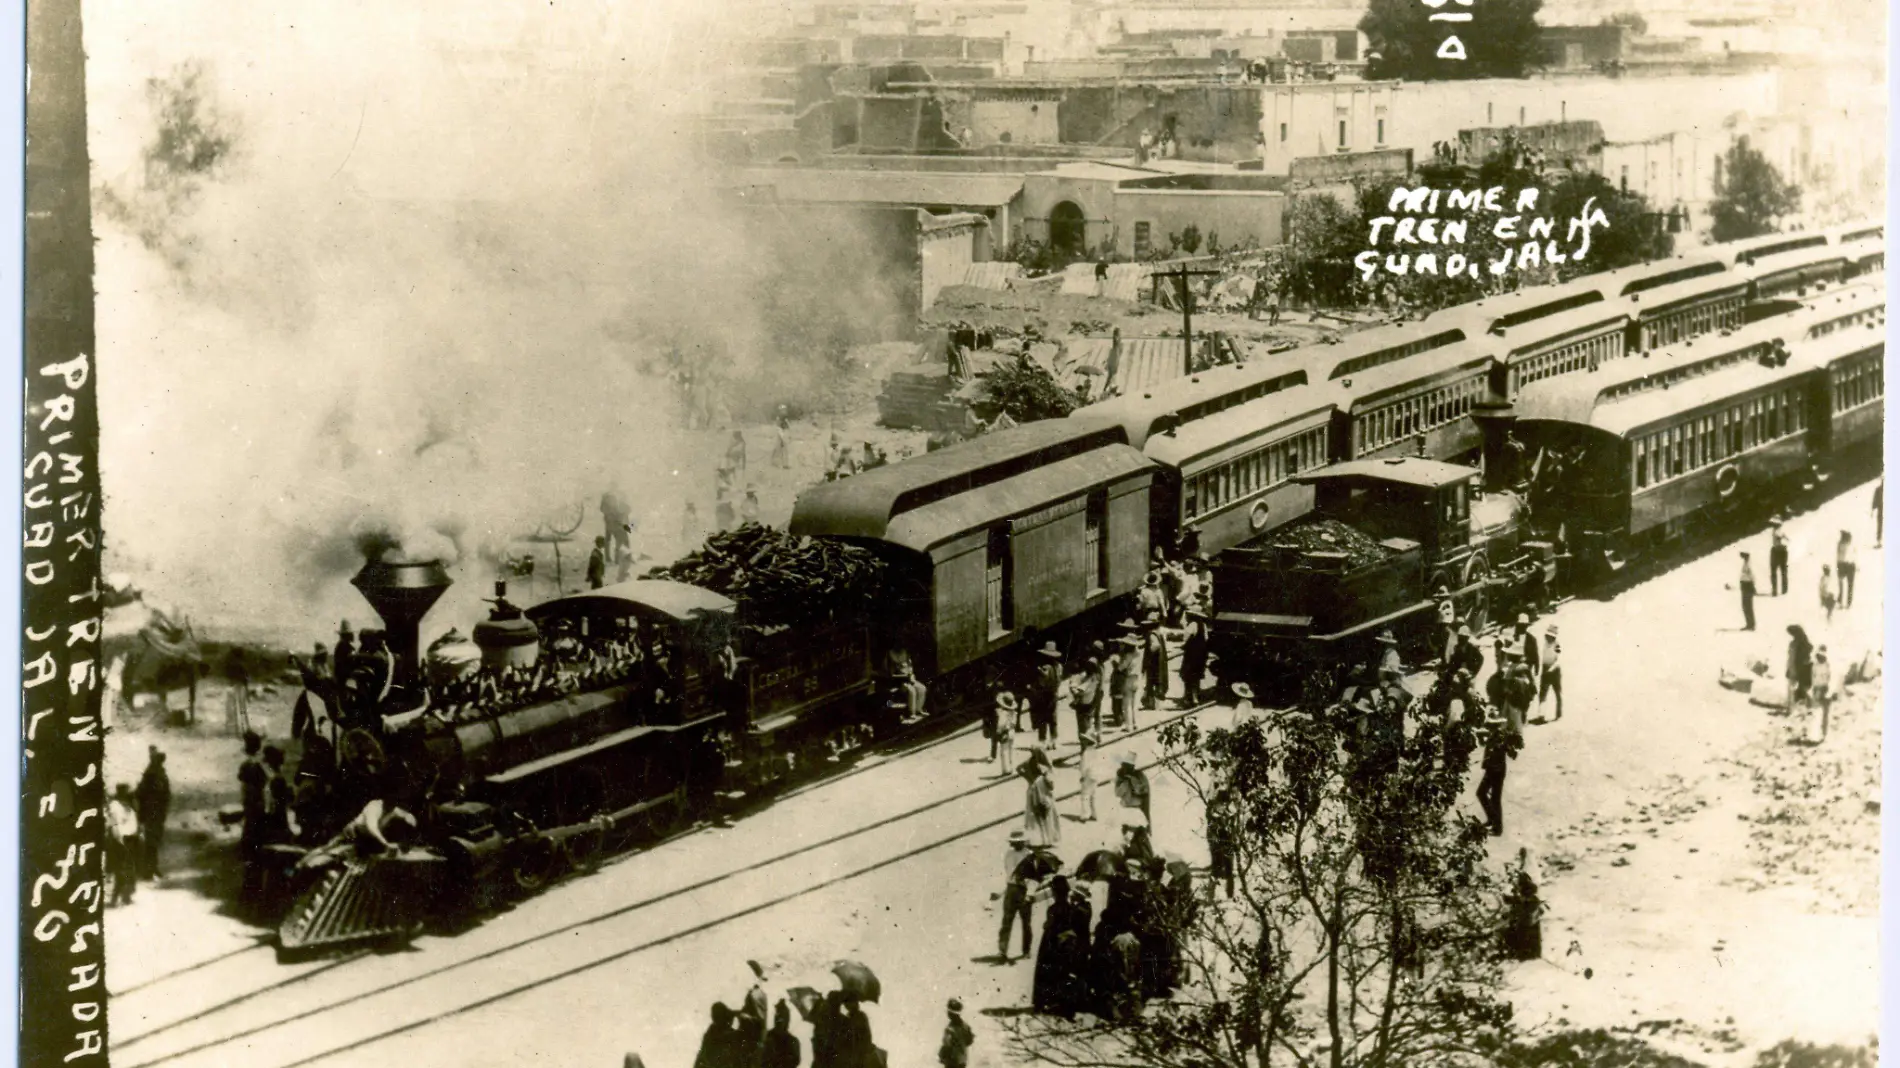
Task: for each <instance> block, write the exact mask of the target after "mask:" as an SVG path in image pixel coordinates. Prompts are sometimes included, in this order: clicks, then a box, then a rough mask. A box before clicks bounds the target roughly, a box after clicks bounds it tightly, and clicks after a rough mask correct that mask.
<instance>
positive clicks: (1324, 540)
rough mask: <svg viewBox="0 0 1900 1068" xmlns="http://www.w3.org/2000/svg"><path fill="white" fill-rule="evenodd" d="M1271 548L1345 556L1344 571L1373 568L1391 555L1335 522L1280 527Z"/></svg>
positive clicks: (1369, 538)
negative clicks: (1367, 566) (1343, 554)
mask: <svg viewBox="0 0 1900 1068" xmlns="http://www.w3.org/2000/svg"><path fill="white" fill-rule="evenodd" d="M1271 544H1272V545H1273V546H1274V547H1275V548H1282V549H1290V550H1292V551H1293V552H1298V553H1345V554H1346V567H1347V568H1348V569H1355V568H1360V567H1364V566H1366V565H1367V564H1375V563H1378V562H1379V561H1381V560H1383V559H1385V558H1386V557H1388V556H1390V555H1392V552H1391V550H1389V549H1387V548H1386V547H1385V546H1383V545H1380V544H1379V542H1378V541H1377V539H1375V538H1373V537H1372V535H1370V534H1367V533H1365V532H1364V531H1362V530H1356V529H1354V528H1353V527H1350V526H1347V525H1346V524H1344V523H1341V522H1340V521H1339V520H1337V519H1313V520H1309V521H1307V522H1304V523H1294V524H1291V525H1288V526H1284V527H1281V528H1280V529H1279V530H1276V531H1274V532H1273V540H1272V542H1271Z"/></svg>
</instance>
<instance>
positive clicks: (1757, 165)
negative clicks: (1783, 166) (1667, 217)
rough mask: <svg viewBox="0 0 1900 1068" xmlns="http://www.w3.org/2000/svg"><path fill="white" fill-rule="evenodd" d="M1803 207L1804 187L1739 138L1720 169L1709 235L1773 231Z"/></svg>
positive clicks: (1719, 237)
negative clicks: (1792, 181) (1785, 178)
mask: <svg viewBox="0 0 1900 1068" xmlns="http://www.w3.org/2000/svg"><path fill="white" fill-rule="evenodd" d="M1800 210H1801V187H1800V186H1797V185H1791V184H1789V183H1788V182H1786V181H1784V180H1783V179H1782V177H1781V172H1780V171H1778V170H1776V169H1775V165H1774V164H1772V163H1770V162H1768V159H1767V157H1765V156H1763V155H1762V154H1761V153H1760V152H1757V151H1755V149H1754V148H1753V147H1751V146H1750V145H1749V143H1748V138H1747V137H1745V136H1744V137H1738V138H1736V139H1735V143H1734V144H1732V145H1730V146H1729V150H1728V154H1727V155H1725V156H1723V157H1722V166H1721V167H1720V168H1719V169H1718V170H1717V171H1716V179H1715V199H1714V201H1712V202H1711V203H1710V205H1709V214H1710V215H1711V216H1712V217H1713V218H1714V220H1715V222H1714V225H1713V226H1712V227H1711V228H1710V231H1709V236H1710V237H1712V238H1714V239H1715V240H1717V241H1737V240H1740V239H1742V238H1745V237H1756V236H1759V235H1761V234H1767V233H1773V232H1774V231H1775V230H1776V225H1775V223H1776V220H1777V219H1780V218H1782V217H1783V216H1787V215H1793V214H1794V213H1795V212H1798V211H1800Z"/></svg>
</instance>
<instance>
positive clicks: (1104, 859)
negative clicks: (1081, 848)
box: [1075, 849, 1122, 880]
mask: <svg viewBox="0 0 1900 1068" xmlns="http://www.w3.org/2000/svg"><path fill="white" fill-rule="evenodd" d="M1121 870H1122V854H1121V850H1119V849H1098V850H1096V851H1095V852H1093V853H1090V854H1089V855H1088V856H1086V857H1083V858H1082V863H1080V864H1077V865H1076V866H1075V877H1076V878H1078V879H1096V880H1099V879H1107V878H1110V877H1112V876H1114V875H1115V874H1116V873H1118V872H1120V871H1121Z"/></svg>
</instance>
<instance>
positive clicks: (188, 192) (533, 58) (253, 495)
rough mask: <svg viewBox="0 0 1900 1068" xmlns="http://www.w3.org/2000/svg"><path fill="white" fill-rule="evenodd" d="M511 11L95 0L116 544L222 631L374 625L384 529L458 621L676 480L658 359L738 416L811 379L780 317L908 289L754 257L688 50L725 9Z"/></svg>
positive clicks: (839, 262) (806, 253)
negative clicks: (708, 386)
mask: <svg viewBox="0 0 1900 1068" xmlns="http://www.w3.org/2000/svg"><path fill="white" fill-rule="evenodd" d="M265 8H268V10H265ZM478 10H479V11H481V12H482V14H479V15H477V14H476V12H477V11H478ZM496 10H498V9H497V8H496V6H495V5H478V6H470V5H463V4H459V3H448V2H437V3H422V4H401V5H388V4H380V3H357V4H333V3H328V2H325V3H317V2H311V3H305V4H291V5H256V6H253V5H238V6H236V7H232V6H231V5H226V4H217V3H210V2H200V3H179V4H167V5H145V4H138V3H134V2H130V0H119V2H108V3H95V4H89V5H88V6H87V9H86V19H87V36H88V52H89V56H90V65H89V82H88V89H89V94H90V97H91V99H90V111H91V114H92V116H93V130H92V150H93V157H94V160H95V167H96V177H97V185H98V187H99V190H100V195H99V206H100V212H99V214H100V221H99V224H98V226H99V230H100V239H101V245H100V255H99V278H98V289H99V292H100V301H99V309H100V310H99V316H100V330H99V333H100V353H99V362H100V368H101V371H100V388H101V393H102V399H101V403H102V406H103V415H104V419H105V432H104V438H103V441H102V452H103V457H102V465H103V470H104V477H105V479H106V488H107V506H106V507H107V511H106V524H107V530H108V538H109V544H108V552H109V554H111V557H112V562H113V566H114V567H115V568H119V569H123V570H128V571H131V572H132V573H133V574H134V576H135V577H136V578H137V579H138V580H139V581H140V582H142V583H143V584H145V585H146V586H147V587H148V588H149V589H151V590H153V591H154V593H155V594H157V595H159V597H160V598H161V599H163V600H167V601H170V602H173V603H176V604H177V605H179V606H181V607H183V608H185V609H186V610H187V611H188V612H190V613H191V614H192V615H193V617H194V618H195V619H197V620H199V621H200V622H201V625H213V626H214V629H217V628H219V627H222V628H228V629H233V630H236V631H238V632H241V633H247V634H252V635H256V636H259V637H264V636H269V637H281V638H283V639H285V640H291V639H297V640H303V639H305V638H307V637H310V636H312V635H315V634H320V633H322V632H323V631H324V630H325V629H327V628H329V627H333V626H334V625H335V620H336V619H337V618H340V617H342V616H346V615H347V616H351V617H355V618H359V619H361V618H365V617H366V614H367V609H366V607H365V606H364V605H363V604H362V602H361V601H360V599H359V598H358V597H357V596H356V595H355V593H354V591H352V590H350V589H349V587H348V586H347V583H346V580H347V578H348V576H349V575H350V574H351V573H353V572H354V570H355V569H356V568H357V567H358V566H360V564H361V561H362V552H361V549H362V546H363V544H364V539H365V538H370V539H372V540H374V539H377V538H381V539H386V540H388V541H390V542H392V543H395V544H399V545H400V546H401V551H402V552H404V553H405V554H407V555H408V556H410V557H414V558H423V557H429V556H437V557H440V558H442V559H444V560H445V561H447V562H449V563H450V564H451V565H452V566H451V571H452V573H453V574H454V575H455V577H456V579H457V588H456V589H455V590H454V591H452V592H451V595H450V597H449V599H447V600H445V601H444V602H443V607H442V608H441V609H439V610H438V611H439V612H440V613H441V615H440V616H438V617H432V618H435V619H441V620H443V622H442V624H441V625H444V626H445V625H447V623H448V622H456V621H465V620H466V618H467V617H468V614H469V613H470V612H472V611H473V610H474V609H475V608H476V607H477V606H476V605H475V603H474V599H475V598H478V597H480V596H483V595H484V594H485V593H486V592H487V589H486V587H487V582H488V580H489V579H490V578H492V577H494V575H495V574H496V572H497V570H498V569H499V566H500V564H501V561H502V559H503V558H504V556H506V555H507V554H508V553H510V552H513V551H518V550H519V549H521V548H523V547H524V543H523V541H522V539H523V538H525V537H528V536H531V535H534V534H536V533H537V532H539V533H543V534H545V533H546V532H548V531H550V530H555V531H559V530H566V529H569V528H570V527H572V526H573V525H574V524H575V523H576V522H579V521H580V519H581V518H582V517H585V518H586V520H587V524H588V525H586V526H585V527H583V528H582V529H581V535H582V536H583V537H584V536H585V535H587V534H590V533H592V532H593V531H594V529H595V524H597V522H598V515H597V513H596V512H595V511H594V510H593V504H594V502H597V501H598V499H599V496H600V494H601V493H602V491H603V490H605V489H607V488H608V487H609V486H612V485H617V486H618V487H619V489H620V491H621V493H622V494H623V495H624V496H625V497H626V498H627V499H628V500H630V501H632V502H634V503H635V506H636V508H639V509H642V510H648V509H653V510H659V511H662V512H664V509H665V507H667V502H672V501H676V500H678V499H679V498H680V496H681V495H682V493H683V492H684V490H683V488H682V486H683V482H684V479H685V478H687V477H689V474H681V473H682V472H686V473H690V472H691V471H693V470H696V469H697V468H698V467H699V466H702V456H701V455H700V453H701V452H702V451H703V446H701V445H699V444H697V443H696V442H695V439H693V438H692V437H691V436H690V435H687V434H685V433H683V432H681V431H679V430H678V428H679V427H680V426H681V425H682V415H683V413H682V410H681V409H682V405H681V403H680V398H679V396H678V393H677V391H676V389H675V388H674V382H673V381H672V380H670V379H669V378H668V377H667V372H668V371H670V370H675V371H676V370H678V369H679V368H680V367H681V366H687V367H691V368H692V369H693V370H694V371H695V374H696V375H697V376H698V377H700V378H702V379H703V378H707V377H712V378H715V379H718V380H720V381H723V382H724V383H726V388H727V392H728V394H729V397H728V403H729V405H730V406H731V407H733V408H735V409H736V410H735V411H734V414H735V415H738V416H740V417H744V416H745V415H747V414H749V413H751V412H754V411H756V410H757V409H758V408H759V407H760V406H761V405H769V402H770V401H771V400H772V399H773V398H774V397H775V396H776V397H783V396H784V395H785V391H786V390H787V389H788V388H791V389H797V388H802V387H811V388H814V389H815V388H817V385H818V384H821V383H822V380H823V378H824V376H825V373H826V370H827V368H826V364H827V362H828V361H830V360H831V356H830V354H829V353H828V352H822V351H817V349H818V348H821V347H822V346H813V345H809V344H797V345H789V346H788V345H784V344H780V343H779V340H778V335H780V334H782V333H784V325H785V322H786V316H787V315H790V316H792V317H793V318H794V319H799V318H800V317H802V323H803V326H804V327H805V328H806V329H804V330H803V331H802V333H803V334H805V335H806V336H807V337H816V338H824V337H829V336H833V335H837V336H844V335H848V334H850V333H851V332H852V329H851V326H850V325H848V324H847V325H846V326H843V327H839V326H837V323H838V322H839V321H841V320H845V319H847V318H849V317H850V316H852V315H867V314H868V315H870V316H877V315H890V314H895V312H894V309H896V308H898V307H899V303H898V301H899V300H900V299H901V294H899V295H895V296H894V295H893V294H892V292H890V287H889V286H888V283H887V282H886V281H885V280H883V279H881V278H880V277H879V275H878V271H877V270H876V269H875V268H874V266H873V265H871V264H869V263H868V262H867V261H865V260H864V259H863V258H862V257H859V258H857V259H855V260H854V258H853V257H852V255H851V254H850V250H851V249H853V248H854V247H856V248H862V247H863V246H862V245H861V244H859V242H860V241H861V240H862V239H863V236H864V235H861V234H857V233H854V232H852V230H851V228H850V227H848V226H834V227H831V228H827V229H825V230H824V231H822V232H804V233H802V234H801V232H800V231H799V229H798V228H797V227H787V226H783V225H781V226H778V227H777V228H776V230H775V233H776V234H777V238H776V239H775V240H774V241H773V242H771V243H769V244H767V245H764V246H761V245H760V244H759V243H758V242H756V241H755V240H753V238H754V236H755V235H756V226H755V225H754V222H753V221H752V214H753V213H751V212H746V211H741V210H739V209H737V208H735V207H734V206H733V204H732V203H731V202H730V201H728V200H727V199H726V198H725V197H724V196H723V195H721V194H720V193H719V192H718V191H717V190H716V189H715V188H714V184H713V179H712V176H711V175H710V173H709V172H708V171H707V170H706V169H705V168H704V167H703V166H702V165H701V164H700V163H699V162H697V154H696V152H695V151H694V141H695V128H694V127H693V126H692V125H691V124H690V123H689V122H687V121H686V120H685V117H684V113H685V111H686V110H687V107H686V105H688V104H689V103H691V102H692V101H693V100H695V99H697V98H698V96H699V94H700V90H701V82H699V81H696V80H695V79H694V78H692V77H689V76H688V74H687V72H685V71H683V70H682V69H681V67H680V66H679V65H678V64H677V63H676V62H675V57H677V56H681V55H691V56H695V57H698V56H702V55H703V54H704V52H705V49H706V48H707V47H708V45H707V44H706V43H705V42H708V41H710V40H712V39H713V37H712V35H713V34H714V33H716V32H717V31H718V29H719V26H720V21H719V20H720V18H721V17H722V16H721V13H720V12H718V11H717V10H716V9H709V8H707V7H705V6H702V5H691V4H687V3H684V2H681V3H678V4H671V3H660V4H637V5H627V10H624V11H622V10H612V9H608V8H605V7H602V6H588V5H579V6H570V5H565V4H563V5H559V6H553V5H550V6H542V7H539V8H537V6H536V5H522V6H521V7H519V8H505V9H499V10H500V11H501V13H500V14H496V13H495V11H496ZM853 263H857V264H858V266H856V267H855V268H854V267H853V266H852V264H853ZM813 265H822V267H823V268H824V269H825V270H826V271H828V272H830V273H829V274H828V275H826V276H825V279H826V280H825V283H824V286H823V289H822V291H814V292H812V293H807V294H806V296H805V298H803V299H799V300H793V301H788V300H787V299H785V296H784V294H785V292H786V287H785V285H784V284H783V283H784V280H785V278H786V277H787V270H788V267H789V268H792V269H793V273H794V274H798V273H800V272H804V273H807V274H809V273H811V268H812V266H813ZM865 309H868V311H866V310H865ZM857 325H859V326H861V325H862V323H859V324H857ZM676 353H677V354H679V355H675V354H676ZM788 383H790V385H789V386H788ZM585 546H586V542H585V541H584V540H583V541H579V542H577V543H575V545H574V546H571V547H570V550H569V551H570V557H569V563H570V566H573V565H574V564H577V563H578V562H579V561H577V560H574V559H573V554H581V555H584V553H585Z"/></svg>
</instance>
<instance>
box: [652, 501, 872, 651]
mask: <svg viewBox="0 0 1900 1068" xmlns="http://www.w3.org/2000/svg"><path fill="white" fill-rule="evenodd" d="M647 577H648V578H655V579H671V580H673V581H675V582H685V583H690V584H691V585H694V586H700V587H704V588H705V589H709V590H712V591H714V592H715V593H721V594H724V595H725V596H727V597H730V598H732V599H733V600H734V601H737V602H738V603H739V605H740V606H741V609H742V618H743V619H744V621H745V622H746V623H749V624H753V625H756V626H775V625H781V624H794V623H805V622H818V621H822V620H825V619H831V618H836V617H838V616H849V615H853V614H856V613H859V612H862V611H864V610H866V609H868V608H870V607H871V606H872V605H873V604H874V603H875V602H876V601H877V600H878V598H879V597H880V596H882V594H883V591H884V585H885V581H884V580H885V564H884V561H882V560H880V559H878V557H877V556H876V555H874V554H873V553H872V552H871V551H870V550H869V549H864V548H861V547H859V546H856V545H850V544H847V543H845V542H840V541H831V540H826V539H818V538H810V537H798V536H795V535H791V534H787V533H785V532H784V531H782V530H777V529H774V528H772V527H767V526H761V525H759V524H757V523H747V524H746V525H744V526H742V527H740V528H738V529H737V530H726V531H720V532H718V533H715V534H713V535H712V536H710V537H708V538H707V539H706V543H705V544H704V545H703V546H701V547H700V548H699V550H698V551H696V552H693V553H689V554H687V556H686V557H685V558H684V559H682V560H679V561H677V562H675V563H674V564H673V565H672V566H670V567H661V568H655V569H654V570H653V571H651V572H649V573H648V575H647Z"/></svg>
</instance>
